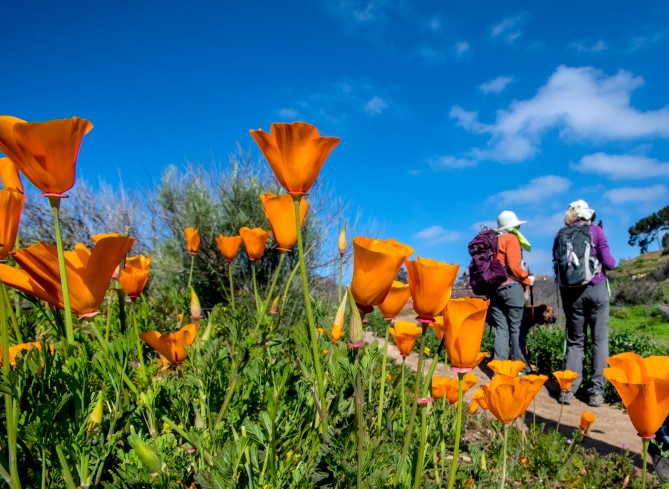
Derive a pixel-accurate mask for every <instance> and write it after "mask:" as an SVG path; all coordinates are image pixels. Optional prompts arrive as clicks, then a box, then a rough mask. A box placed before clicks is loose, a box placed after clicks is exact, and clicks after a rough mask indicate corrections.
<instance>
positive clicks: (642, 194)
mask: <svg viewBox="0 0 669 489" xmlns="http://www.w3.org/2000/svg"><path fill="white" fill-rule="evenodd" d="M666 196H667V187H666V186H664V185H659V184H658V185H652V186H650V187H638V188H637V187H621V188H614V189H611V190H608V191H607V192H604V197H605V198H606V199H608V200H610V201H611V202H612V203H614V204H628V203H632V202H639V203H642V204H643V203H653V202H658V201H661V200H665V199H666Z"/></svg>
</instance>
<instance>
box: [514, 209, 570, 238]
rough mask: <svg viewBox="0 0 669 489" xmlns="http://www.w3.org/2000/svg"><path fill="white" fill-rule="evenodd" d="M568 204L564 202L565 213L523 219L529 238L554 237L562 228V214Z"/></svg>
mask: <svg viewBox="0 0 669 489" xmlns="http://www.w3.org/2000/svg"><path fill="white" fill-rule="evenodd" d="M567 204H568V202H566V201H565V204H564V208H565V211H560V212H556V213H554V214H551V215H548V216H544V215H542V214H539V215H535V216H529V217H526V218H525V217H523V218H522V219H526V220H527V224H526V226H527V234H528V235H531V236H537V235H539V236H555V233H556V232H557V230H558V229H560V228H561V227H562V226H564V214H565V212H566V210H567Z"/></svg>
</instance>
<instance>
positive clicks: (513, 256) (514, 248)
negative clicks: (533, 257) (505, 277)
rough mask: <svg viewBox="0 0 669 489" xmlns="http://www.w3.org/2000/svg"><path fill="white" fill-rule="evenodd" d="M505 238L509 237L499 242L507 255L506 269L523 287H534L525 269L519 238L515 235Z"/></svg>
mask: <svg viewBox="0 0 669 489" xmlns="http://www.w3.org/2000/svg"><path fill="white" fill-rule="evenodd" d="M503 236H508V238H504V239H503V240H502V239H500V240H499V241H500V247H503V251H504V252H505V254H506V267H507V270H508V271H509V275H511V276H512V277H513V278H514V279H515V280H516V281H517V282H519V283H521V284H523V285H528V286H529V285H532V279H530V274H529V273H527V270H525V269H524V268H523V264H522V259H523V254H522V251H521V248H520V243H519V242H518V238H516V237H515V236H514V235H513V234H505V235H503ZM500 238H501V237H500Z"/></svg>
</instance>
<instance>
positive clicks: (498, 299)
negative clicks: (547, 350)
mask: <svg viewBox="0 0 669 489" xmlns="http://www.w3.org/2000/svg"><path fill="white" fill-rule="evenodd" d="M526 222H527V221H521V220H520V219H518V217H517V216H516V213H515V212H512V211H503V212H502V213H501V214H500V215H499V216H497V229H496V231H497V232H498V233H499V236H498V237H497V244H498V248H499V249H498V253H497V256H496V257H495V258H496V259H497V261H499V262H500V263H501V264H502V265H504V266H505V267H506V270H507V273H508V276H509V278H508V279H506V280H505V281H504V282H502V284H500V285H499V287H497V288H496V289H495V290H494V291H493V292H492V294H491V295H490V296H489V299H490V307H489V311H490V318H491V320H492V322H493V325H494V326H495V339H494V343H493V358H494V359H495V360H508V359H511V360H521V361H523V362H525V365H526V367H525V368H524V369H523V371H522V372H521V374H527V373H529V372H530V368H529V363H528V361H527V358H526V357H525V349H524V348H523V345H522V344H521V337H520V335H521V323H522V320H523V308H524V306H525V293H524V289H525V287H530V286H532V285H533V284H534V277H533V276H531V275H530V274H529V273H528V272H527V270H525V268H524V267H523V249H525V250H527V251H530V248H531V246H530V243H529V242H528V241H527V239H526V238H525V237H524V236H523V235H522V234H521V233H520V230H519V228H520V226H521V225H522V224H525V223H526Z"/></svg>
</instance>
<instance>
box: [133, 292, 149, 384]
mask: <svg viewBox="0 0 669 489" xmlns="http://www.w3.org/2000/svg"><path fill="white" fill-rule="evenodd" d="M132 324H133V326H134V328H135V339H136V340H137V357H138V358H139V368H140V371H141V377H142V381H144V382H146V381H147V378H146V367H145V366H144V354H143V350H142V341H141V340H140V338H139V329H138V328H137V305H136V304H135V299H133V300H132Z"/></svg>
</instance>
